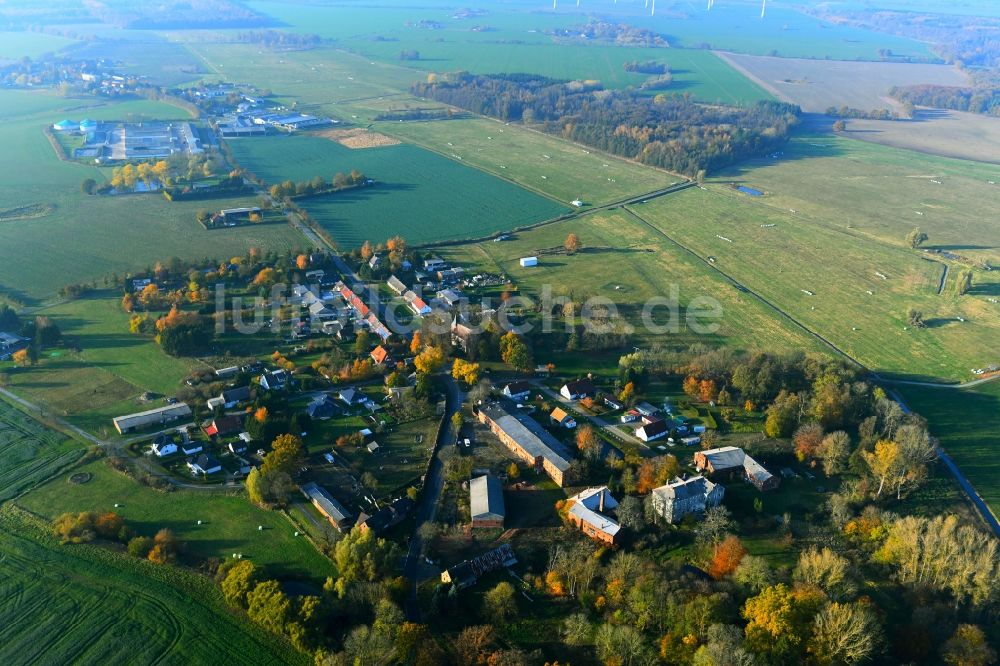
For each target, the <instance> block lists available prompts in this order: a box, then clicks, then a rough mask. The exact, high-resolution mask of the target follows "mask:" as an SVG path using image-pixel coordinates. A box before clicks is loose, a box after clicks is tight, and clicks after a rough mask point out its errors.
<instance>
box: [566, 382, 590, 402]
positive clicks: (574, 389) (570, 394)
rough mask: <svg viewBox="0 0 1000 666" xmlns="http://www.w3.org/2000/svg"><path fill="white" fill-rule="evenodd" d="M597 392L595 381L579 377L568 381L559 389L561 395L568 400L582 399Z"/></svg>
mask: <svg viewBox="0 0 1000 666" xmlns="http://www.w3.org/2000/svg"><path fill="white" fill-rule="evenodd" d="M596 392H597V389H595V388H594V384H593V382H591V381H590V380H589V379H577V380H575V381H572V382H566V383H565V384H563V386H562V388H561V389H559V395H561V396H562V397H564V398H566V399H567V400H580V399H581V398H586V397H587V396H590V395H594V393H596Z"/></svg>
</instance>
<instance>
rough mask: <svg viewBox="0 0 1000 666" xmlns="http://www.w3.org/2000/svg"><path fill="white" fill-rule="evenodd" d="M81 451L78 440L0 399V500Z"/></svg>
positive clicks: (42, 477)
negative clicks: (52, 428) (45, 425)
mask: <svg viewBox="0 0 1000 666" xmlns="http://www.w3.org/2000/svg"><path fill="white" fill-rule="evenodd" d="M83 453H84V450H83V446H82V445H81V444H80V443H79V442H77V441H74V440H71V439H69V438H67V437H65V436H64V435H62V434H60V433H58V432H55V431H54V430H49V429H48V428H46V427H44V426H43V425H41V424H40V423H38V422H37V421H35V420H34V419H32V418H30V417H28V416H27V415H25V414H24V413H22V412H20V411H18V410H17V409H15V408H14V407H12V406H11V405H9V404H8V403H6V402H3V401H0V502H2V501H6V500H8V499H11V498H13V497H16V496H17V495H18V494H20V493H22V492H24V491H25V490H27V489H29V488H31V487H32V486H34V485H36V484H38V483H41V482H42V481H44V480H46V479H48V478H49V477H50V476H52V475H53V474H55V473H56V472H58V471H59V470H60V469H62V468H65V467H68V466H69V465H72V464H73V463H74V462H76V461H77V460H79V459H80V457H81V456H82V455H83Z"/></svg>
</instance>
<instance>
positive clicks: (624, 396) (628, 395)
mask: <svg viewBox="0 0 1000 666" xmlns="http://www.w3.org/2000/svg"><path fill="white" fill-rule="evenodd" d="M634 397H635V383H634V382H626V383H625V386H623V387H622V390H621V392H620V393H619V394H618V399H619V400H621V401H622V402H623V403H625V404H626V405H628V404H629V403H631V402H632V399H633V398H634Z"/></svg>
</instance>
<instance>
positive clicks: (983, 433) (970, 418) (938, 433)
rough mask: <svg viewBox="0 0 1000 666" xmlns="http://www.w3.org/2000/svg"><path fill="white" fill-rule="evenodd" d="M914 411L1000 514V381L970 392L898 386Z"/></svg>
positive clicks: (988, 502) (978, 387)
mask: <svg viewBox="0 0 1000 666" xmlns="http://www.w3.org/2000/svg"><path fill="white" fill-rule="evenodd" d="M898 390H899V392H900V393H901V394H902V396H903V398H904V399H905V400H906V404H907V405H908V406H909V407H910V409H912V410H913V411H915V412H917V413H918V414H920V415H921V416H923V417H924V418H926V419H927V421H928V422H929V424H930V430H931V434H933V435H934V436H935V437H937V438H938V439H940V440H941V446H942V447H943V448H944V450H945V451H946V452H947V453H948V455H950V456H951V457H952V459H954V461H955V464H957V465H958V466H959V469H961V470H962V473H963V474H964V475H965V476H966V477H967V478H968V479H969V481H970V482H971V483H972V485H973V486H975V488H976V490H977V491H978V492H979V494H980V496H982V498H983V499H984V500H985V501H986V503H987V504H989V505H990V508H991V509H992V510H993V512H994V513H996V514H1000V463H998V462H997V457H996V451H997V447H998V446H1000V381H994V382H991V383H988V384H982V385H980V386H977V387H975V388H971V389H962V390H953V389H933V388H923V387H919V386H901V387H898Z"/></svg>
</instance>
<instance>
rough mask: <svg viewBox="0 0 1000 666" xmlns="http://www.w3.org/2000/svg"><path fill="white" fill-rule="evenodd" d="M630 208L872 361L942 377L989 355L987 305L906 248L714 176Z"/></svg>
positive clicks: (994, 331) (878, 366)
mask: <svg viewBox="0 0 1000 666" xmlns="http://www.w3.org/2000/svg"><path fill="white" fill-rule="evenodd" d="M751 182H752V181H751ZM845 204H857V201H849V200H845ZM634 210H635V211H636V212H637V213H638V214H639V215H641V216H642V217H643V219H645V220H646V221H647V222H648V223H649V224H650V225H652V226H653V227H655V228H656V229H658V230H660V231H661V232H663V233H664V234H666V235H667V236H669V237H670V238H673V239H675V240H676V241H678V242H680V243H682V244H684V245H685V246H686V247H688V248H690V249H691V250H692V251H693V252H695V253H696V254H697V255H698V256H700V257H702V258H703V259H708V258H709V257H712V258H714V263H713V264H712V265H713V267H714V268H716V269H718V270H719V271H723V272H725V273H726V274H728V275H730V276H731V277H733V278H734V279H735V280H737V281H738V282H740V283H741V284H743V285H745V286H746V287H748V288H749V289H751V290H753V291H755V292H757V293H759V294H761V295H762V296H764V297H765V298H767V299H768V300H769V301H770V302H771V303H773V304H774V305H775V306H776V307H777V308H780V309H781V310H783V311H784V312H786V313H788V315H789V316H791V317H794V318H795V319H796V320H798V321H800V322H801V323H802V324H803V325H805V326H806V327H808V328H809V329H810V330H812V331H816V332H817V333H819V334H820V335H822V336H823V337H825V338H826V339H827V340H829V341H831V342H832V343H833V344H834V345H836V346H837V347H838V348H840V349H842V350H843V351H845V352H846V353H847V354H849V355H850V356H852V357H853V358H855V359H857V360H859V361H860V362H861V363H863V364H864V365H866V366H867V367H869V368H870V369H872V370H875V371H877V372H884V373H891V374H895V375H900V376H911V377H918V378H940V379H946V380H951V379H956V378H961V377H969V376H970V375H969V368H973V367H981V366H983V365H985V364H987V363H988V362H989V361H991V360H993V359H991V358H990V353H989V351H988V350H990V349H991V347H992V343H991V341H993V340H996V339H997V336H998V335H1000V332H998V329H1000V320H998V318H997V317H996V315H995V312H994V313H991V312H989V311H988V310H984V308H983V304H984V303H985V299H984V298H983V297H981V296H977V295H968V296H963V297H959V296H957V295H955V293H954V291H949V290H946V291H945V292H944V293H942V294H940V295H938V293H937V289H938V284H939V281H940V279H941V275H942V272H943V270H944V266H943V265H942V264H938V263H934V262H930V261H926V260H925V259H924V258H922V257H921V256H920V255H919V254H918V253H916V252H914V251H912V250H907V249H903V248H901V247H899V246H892V245H887V244H883V243H880V242H875V241H873V240H871V239H870V238H867V237H864V236H857V235H855V234H854V233H852V230H847V229H836V228H833V227H831V226H828V225H822V224H817V223H814V222H812V221H811V220H810V219H809V218H803V217H800V216H799V215H798V214H797V213H792V212H790V211H788V210H787V209H783V208H778V207H775V206H772V205H770V204H769V203H768V199H767V197H760V198H757V197H752V196H749V195H746V194H742V193H738V192H736V191H735V190H732V189H730V188H728V187H725V186H722V185H715V186H712V187H710V188H709V189H707V190H702V189H698V188H692V189H689V190H686V191H685V192H682V193H681V194H678V195H676V196H669V197H663V198H660V199H657V200H655V201H651V202H649V203H648V204H645V205H638V206H636V207H635V208H634ZM727 239H728V240H727ZM879 273H882V274H883V275H885V276H886V278H885V279H883V278H882V277H880V276H879ZM869 292H871V293H869ZM911 307H913V308H916V309H918V310H920V311H922V312H923V313H924V319H925V321H926V322H927V324H928V326H927V328H924V329H917V328H913V327H909V328H907V324H908V322H907V310H908V309H909V308H911ZM960 317H961V318H964V319H965V321H964V322H963V321H960V319H959V318H960Z"/></svg>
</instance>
